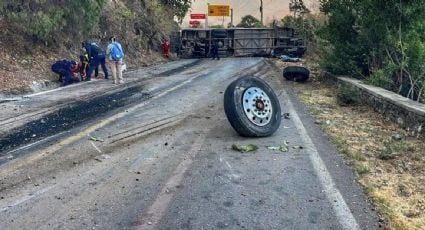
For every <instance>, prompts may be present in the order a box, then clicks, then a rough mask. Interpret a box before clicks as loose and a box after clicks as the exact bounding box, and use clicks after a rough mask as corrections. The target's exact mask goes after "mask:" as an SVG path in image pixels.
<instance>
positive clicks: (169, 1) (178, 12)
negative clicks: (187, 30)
mask: <svg viewBox="0 0 425 230" xmlns="http://www.w3.org/2000/svg"><path fill="white" fill-rule="evenodd" d="M162 3H163V4H164V5H165V6H167V7H171V8H172V10H173V13H174V15H175V16H176V17H177V19H178V20H179V22H182V20H183V18H184V17H185V16H186V13H187V11H188V10H189V9H190V6H191V4H192V1H191V0H162Z"/></svg>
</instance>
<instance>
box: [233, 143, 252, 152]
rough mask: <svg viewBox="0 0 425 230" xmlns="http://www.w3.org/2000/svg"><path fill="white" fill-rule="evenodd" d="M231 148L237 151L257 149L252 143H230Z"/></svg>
mask: <svg viewBox="0 0 425 230" xmlns="http://www.w3.org/2000/svg"><path fill="white" fill-rule="evenodd" d="M232 149H233V150H236V151H239V152H241V153H247V152H253V151H256V150H257V149H258V146H256V145H254V144H247V145H236V144H233V145H232Z"/></svg>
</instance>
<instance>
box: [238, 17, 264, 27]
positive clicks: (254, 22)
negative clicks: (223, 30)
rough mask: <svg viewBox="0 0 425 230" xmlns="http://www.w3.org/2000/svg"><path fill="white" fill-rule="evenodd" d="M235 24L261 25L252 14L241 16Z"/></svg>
mask: <svg viewBox="0 0 425 230" xmlns="http://www.w3.org/2000/svg"><path fill="white" fill-rule="evenodd" d="M237 26H238V27H244V28H253V27H262V25H261V22H260V20H258V19H257V18H255V17H254V16H252V15H245V16H243V17H242V19H241V22H240V23H239V24H238V25H237Z"/></svg>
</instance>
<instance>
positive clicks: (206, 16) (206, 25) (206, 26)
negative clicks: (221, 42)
mask: <svg viewBox="0 0 425 230" xmlns="http://www.w3.org/2000/svg"><path fill="white" fill-rule="evenodd" d="M209 6H210V4H209V3H207V13H206V15H205V28H206V29H208V14H209V13H210V12H209V8H210V7H209Z"/></svg>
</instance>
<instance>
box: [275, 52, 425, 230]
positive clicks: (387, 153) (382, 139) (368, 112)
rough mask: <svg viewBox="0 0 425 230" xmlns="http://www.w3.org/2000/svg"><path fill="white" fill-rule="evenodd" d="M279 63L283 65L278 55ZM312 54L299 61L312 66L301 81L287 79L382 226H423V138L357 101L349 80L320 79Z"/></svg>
mask: <svg viewBox="0 0 425 230" xmlns="http://www.w3.org/2000/svg"><path fill="white" fill-rule="evenodd" d="M276 62H277V64H278V66H280V67H282V68H283V67H284V66H287V65H288V64H287V63H283V62H282V61H280V60H277V61H276ZM316 63H317V62H315V61H314V60H310V59H308V60H307V61H305V62H303V63H301V64H303V65H304V66H308V67H309V68H310V70H311V71H312V74H311V80H310V81H309V82H307V83H305V84H299V83H291V82H288V84H293V86H294V89H295V92H296V94H297V95H298V97H299V98H300V99H301V100H302V101H303V103H305V104H306V105H307V106H308V107H309V109H310V111H311V113H312V114H313V116H314V117H315V119H316V123H317V124H318V125H320V126H321V128H322V129H323V130H324V131H325V133H326V134H327V135H328V136H329V137H330V139H331V141H332V142H333V143H334V144H335V145H336V146H337V148H338V150H339V152H340V153H341V154H342V155H343V156H344V157H345V159H346V163H347V164H348V165H350V166H351V167H352V168H353V171H354V173H355V174H357V176H358V181H359V183H361V184H362V186H363V187H364V188H365V192H366V193H367V195H368V196H369V197H370V199H371V200H372V202H373V203H374V205H375V206H376V208H377V211H378V212H379V214H380V215H381V218H382V219H381V222H382V223H381V224H382V226H383V227H384V229H417V230H419V229H423V226H425V214H424V213H425V185H424V183H423V181H424V180H425V167H424V165H425V152H424V149H425V143H424V141H423V139H418V138H417V137H416V136H410V134H409V132H407V131H405V130H403V129H402V128H400V127H398V125H397V124H395V123H393V122H391V121H388V120H387V119H386V118H385V117H384V116H382V115H380V114H378V113H376V112H374V111H373V109H372V108H370V107H368V106H364V105H362V104H361V103H360V102H358V101H357V97H356V91H355V90H354V89H352V88H350V87H349V86H344V85H339V86H338V85H333V84H329V83H328V82H326V81H325V80H326V79H321V78H320V77H319V76H320V74H319V72H320V70H319V69H320V67H319V65H318V64H316Z"/></svg>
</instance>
